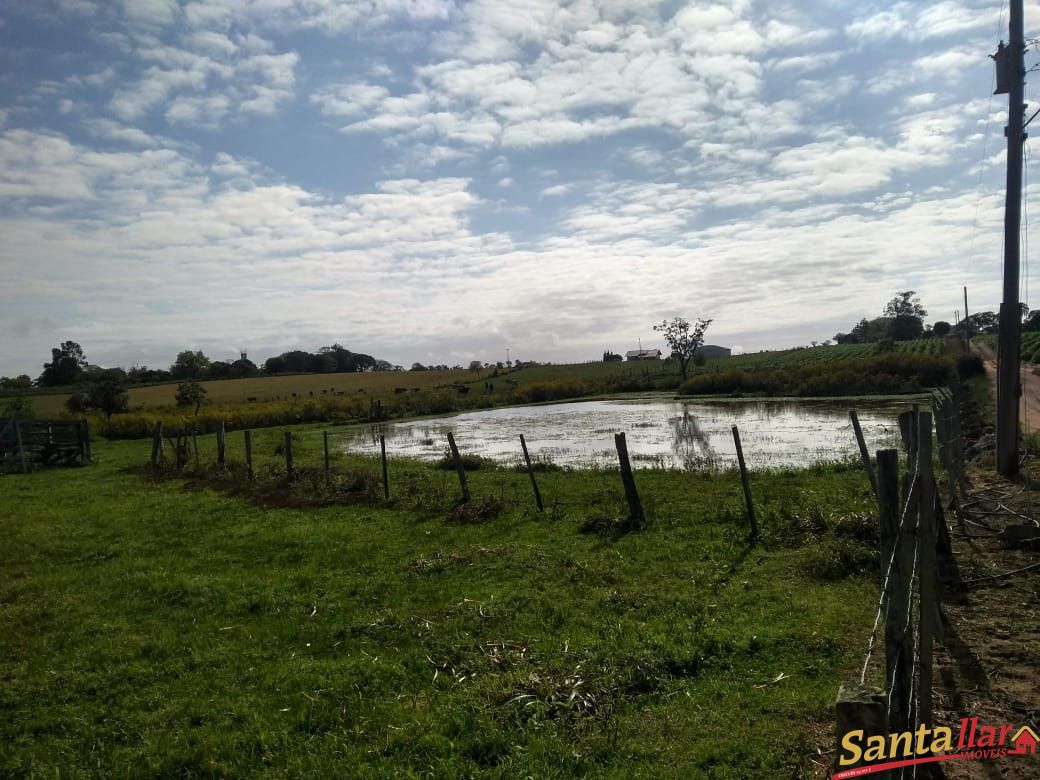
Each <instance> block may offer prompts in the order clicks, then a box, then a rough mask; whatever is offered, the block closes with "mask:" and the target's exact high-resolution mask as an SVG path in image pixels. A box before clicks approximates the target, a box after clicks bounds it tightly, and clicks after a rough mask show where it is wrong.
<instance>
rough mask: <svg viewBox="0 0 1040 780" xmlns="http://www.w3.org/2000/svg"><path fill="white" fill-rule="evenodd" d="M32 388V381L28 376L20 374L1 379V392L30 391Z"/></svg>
mask: <svg viewBox="0 0 1040 780" xmlns="http://www.w3.org/2000/svg"><path fill="white" fill-rule="evenodd" d="M31 388H32V379H30V378H29V375H28V374H19V375H18V376H16V377H10V376H2V377H0V390H29V389H31Z"/></svg>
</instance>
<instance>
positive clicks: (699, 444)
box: [342, 398, 910, 469]
mask: <svg viewBox="0 0 1040 780" xmlns="http://www.w3.org/2000/svg"><path fill="white" fill-rule="evenodd" d="M849 408H850V407H849V404H848V402H842V401H771V400H754V401H725V402H714V403H713V402H704V401H698V402H684V401H679V400H674V399H672V398H667V399H665V398H645V399H625V400H617V401H581V402H576V403H561V404H546V405H541V406H521V407H510V408H505V409H487V410H483V411H479V412H469V413H466V414H458V415H454V416H451V417H440V418H437V419H426V420H414V421H411V422H396V423H381V424H378V425H371V426H367V427H364V428H355V429H351V430H347V431H344V432H343V434H342V436H343V439H342V441H343V447H344V449H345V450H346V451H348V452H357V453H365V454H378V453H379V436H380V435H385V436H386V448H387V454H388V455H391V456H408V457H414V458H420V459H423V460H437V459H440V458H441V457H443V456H444V454H445V452H446V451H447V446H448V445H447V434H448V432H449V431H451V432H452V433H453V434H454V436H455V441H456V443H457V444H458V447H459V450H460V451H461V452H462V453H463V454H471V455H481V456H483V457H486V458H491V459H493V460H495V461H496V462H498V463H500V464H503V465H514V464H517V463H520V462H521V461H522V459H523V454H522V451H521V449H520V439H519V437H520V434H523V435H524V438H525V439H526V441H527V447H528V450H529V451H530V453H531V458H532V459H533V460H541V461H551V462H553V463H556V464H558V465H560V466H575V467H587V466H616V465H617V451H616V450H615V448H614V434H615V433H617V432H619V431H624V432H625V434H626V439H627V441H628V450H629V456H630V458H631V461H632V465H633V467H634V468H640V467H643V468H647V467H657V468H675V469H702V468H704V469H711V468H721V469H725V468H728V467H730V466H733V465H735V464H736V449H735V447H734V444H733V434H732V430H731V429H732V426H733V425H737V426H738V427H739V429H740V438H741V445H742V447H743V450H744V459H745V461H746V462H747V464H748V468H759V469H760V468H778V467H800V466H806V465H809V464H812V463H818V462H822V461H833V460H841V459H844V458H847V457H849V456H856V455H857V454H858V448H857V446H856V438H855V435H854V434H853V431H852V424H851V422H850V421H849V411H848V410H849ZM909 408H910V403H909V402H908V401H905V400H903V401H898V400H895V401H891V402H880V403H876V402H871V403H870V404H858V405H857V414H858V416H859V420H860V425H861V426H862V428H863V436H864V438H865V439H866V442H867V448H868V450H870V452H871V453H873V452H874V450H875V449H878V448H881V447H889V446H896V442H897V441H898V436H899V429H898V424H897V422H896V417H897V415H898V413H899V412H900V411H904V410H906V409H909Z"/></svg>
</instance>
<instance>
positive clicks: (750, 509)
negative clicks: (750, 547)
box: [733, 425, 758, 541]
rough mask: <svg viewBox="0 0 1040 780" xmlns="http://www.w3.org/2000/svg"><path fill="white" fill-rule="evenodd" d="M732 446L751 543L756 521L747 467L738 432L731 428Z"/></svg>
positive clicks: (734, 427)
mask: <svg viewBox="0 0 1040 780" xmlns="http://www.w3.org/2000/svg"><path fill="white" fill-rule="evenodd" d="M733 444H734V446H735V447H736V448H737V465H738V466H739V467H740V484H741V485H742V486H743V488H744V504H745V505H746V506H747V519H748V524H749V525H750V526H751V536H750V539H751V540H752V541H756V540H757V539H758V519H757V518H756V517H755V503H754V501H752V500H751V483H750V482H749V481H748V473H747V466H746V465H745V464H744V448H743V447H741V446H740V431H739V430H737V426H736V425H734V426H733Z"/></svg>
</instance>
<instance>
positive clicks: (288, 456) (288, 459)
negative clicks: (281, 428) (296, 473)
mask: <svg viewBox="0 0 1040 780" xmlns="http://www.w3.org/2000/svg"><path fill="white" fill-rule="evenodd" d="M285 476H287V477H288V478H289V479H292V478H293V459H292V431H286V432H285Z"/></svg>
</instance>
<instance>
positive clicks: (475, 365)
mask: <svg viewBox="0 0 1040 780" xmlns="http://www.w3.org/2000/svg"><path fill="white" fill-rule="evenodd" d="M483 367H484V364H483V363H481V362H480V361H479V360H471V361H469V370H470V371H480V369H482V368H483Z"/></svg>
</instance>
